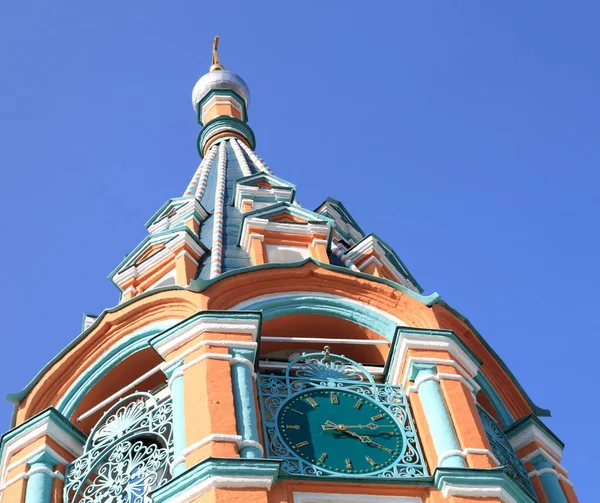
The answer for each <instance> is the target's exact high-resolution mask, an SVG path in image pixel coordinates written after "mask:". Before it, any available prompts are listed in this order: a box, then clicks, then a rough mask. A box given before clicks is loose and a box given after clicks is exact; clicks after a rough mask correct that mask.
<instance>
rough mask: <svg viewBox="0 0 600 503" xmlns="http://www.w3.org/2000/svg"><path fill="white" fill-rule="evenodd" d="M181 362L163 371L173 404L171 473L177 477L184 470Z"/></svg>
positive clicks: (183, 414)
mask: <svg viewBox="0 0 600 503" xmlns="http://www.w3.org/2000/svg"><path fill="white" fill-rule="evenodd" d="M182 366H183V362H176V363H175V364H174V365H170V366H168V367H167V368H166V369H165V374H166V375H167V378H168V380H169V381H168V382H169V389H170V390H171V401H172V404H173V464H172V466H171V473H172V474H173V476H176V475H179V474H180V473H181V472H183V471H184V470H185V457H184V456H183V450H184V449H185V405H184V401H183V400H184V399H183V370H182V368H181V367H182Z"/></svg>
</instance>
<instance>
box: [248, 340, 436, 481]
mask: <svg viewBox="0 0 600 503" xmlns="http://www.w3.org/2000/svg"><path fill="white" fill-rule="evenodd" d="M257 382H258V393H259V401H260V409H261V414H262V424H263V431H264V438H265V444H266V445H265V447H266V450H265V453H266V456H267V457H270V458H274V459H278V460H281V472H282V474H283V473H287V474H288V475H292V476H318V477H327V476H340V473H339V472H337V473H336V472H333V471H329V470H327V469H326V468H324V467H323V466H319V465H318V463H311V462H308V461H307V460H306V459H303V458H302V457H300V456H299V455H297V454H296V453H295V452H294V450H293V449H291V448H290V446H289V445H288V444H287V443H286V442H285V440H284V438H283V435H282V433H281V431H280V430H279V428H278V425H277V418H278V415H279V414H280V412H281V411H282V409H283V407H284V406H285V405H286V403H289V402H290V401H291V400H293V399H294V397H297V396H298V395H300V394H302V393H305V392H306V391H307V390H318V389H320V390H330V391H333V392H334V393H336V392H337V391H338V390H340V391H341V390H344V391H350V392H352V393H356V394H358V395H360V397H364V399H365V400H371V401H373V402H375V403H376V404H377V406H379V407H381V408H383V409H385V410H386V411H387V412H389V414H390V415H391V416H392V417H393V418H394V421H396V422H397V423H398V426H399V432H400V435H401V436H402V442H401V445H402V448H401V452H399V453H398V457H397V459H396V460H395V462H394V463H392V464H391V465H389V466H386V467H383V468H382V469H381V470H379V471H373V472H370V473H368V476H369V477H386V478H416V477H425V476H427V468H426V465H425V461H424V457H423V453H422V450H421V446H420V444H419V439H418V436H417V432H416V429H415V425H414V422H413V419H412V415H411V412H410V407H409V404H408V400H407V398H406V395H405V394H404V390H403V388H402V386H399V385H398V386H392V385H389V384H377V383H375V381H374V379H373V377H372V375H371V374H370V373H369V371H368V370H367V369H365V367H363V366H362V365H361V364H359V363H357V362H355V361H353V360H351V359H349V358H346V357H344V356H341V355H335V354H330V353H329V351H328V348H326V350H325V351H324V352H323V353H309V354H303V355H301V356H300V357H298V358H296V359H294V360H292V361H290V362H289V364H288V365H287V368H286V369H285V372H284V373H283V375H279V376H278V375H272V374H271V375H264V374H263V375H259V376H258V379H257ZM364 426H365V428H367V430H366V431H368V428H372V427H373V425H364ZM354 436H357V435H354ZM363 437H364V435H363ZM344 476H348V477H357V476H361V477H364V476H365V475H362V474H352V473H348V474H344Z"/></svg>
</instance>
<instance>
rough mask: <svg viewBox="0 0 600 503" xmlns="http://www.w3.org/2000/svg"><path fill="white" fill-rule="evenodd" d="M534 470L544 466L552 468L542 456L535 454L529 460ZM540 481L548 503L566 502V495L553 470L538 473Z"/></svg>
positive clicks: (541, 468)
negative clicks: (535, 455) (534, 456)
mask: <svg viewBox="0 0 600 503" xmlns="http://www.w3.org/2000/svg"><path fill="white" fill-rule="evenodd" d="M531 464H532V465H533V466H534V467H535V469H536V470H543V469H544V468H550V469H553V466H552V464H551V463H550V462H549V461H548V460H547V459H546V458H544V457H543V456H537V457H536V458H534V459H533V460H532V461H531ZM540 482H541V483H542V487H543V488H544V492H545V493H546V497H547V498H548V502H549V503H568V501H567V497H566V496H565V493H564V492H563V490H562V487H561V486H560V481H559V480H558V477H557V476H556V473H554V472H545V473H542V474H541V475H540Z"/></svg>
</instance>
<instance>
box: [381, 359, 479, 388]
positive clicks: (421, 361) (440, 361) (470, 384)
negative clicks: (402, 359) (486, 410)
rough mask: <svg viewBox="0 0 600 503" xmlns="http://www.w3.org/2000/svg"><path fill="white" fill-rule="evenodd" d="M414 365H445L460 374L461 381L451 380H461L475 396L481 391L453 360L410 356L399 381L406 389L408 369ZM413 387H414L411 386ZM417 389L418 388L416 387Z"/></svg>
mask: <svg viewBox="0 0 600 503" xmlns="http://www.w3.org/2000/svg"><path fill="white" fill-rule="evenodd" d="M414 364H430V365H436V366H437V365H446V366H449V367H454V368H455V369H456V370H457V372H458V373H459V374H460V376H462V378H463V379H458V378H456V377H455V378H452V379H455V380H461V381H462V382H463V383H464V384H465V385H466V386H467V387H468V388H469V389H470V391H471V393H472V394H473V395H477V393H478V392H479V390H480V389H481V386H479V384H477V383H476V382H475V380H474V379H472V378H471V376H469V374H467V372H466V371H465V369H464V368H463V367H462V366H461V365H459V364H458V363H456V362H455V361H454V360H448V359H446V358H421V357H414V356H410V357H409V358H408V360H407V361H406V365H405V366H404V372H403V373H402V379H401V381H400V383H401V384H402V385H403V386H405V387H406V381H407V379H408V375H407V374H408V372H409V370H410V368H411V367H412V365H414ZM436 375H438V376H440V377H441V378H445V377H446V376H448V375H452V374H444V373H442V374H436ZM392 383H393V384H397V383H396V382H394V381H392ZM415 385H417V381H415ZM411 387H414V386H411ZM417 387H418V386H417Z"/></svg>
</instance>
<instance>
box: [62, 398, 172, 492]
mask: <svg viewBox="0 0 600 503" xmlns="http://www.w3.org/2000/svg"><path fill="white" fill-rule="evenodd" d="M172 416H173V408H172V404H171V400H170V399H168V400H165V401H163V402H160V403H158V402H157V401H156V399H155V398H154V396H152V395H151V394H149V393H134V394H133V395H130V396H128V397H127V398H124V399H123V400H121V401H119V402H118V403H117V404H116V405H114V406H113V407H111V408H110V409H109V410H108V411H107V412H106V413H105V414H104V415H103V416H102V418H101V419H100V421H99V422H98V424H97V425H96V426H95V427H94V429H93V430H92V431H91V433H90V435H89V437H88V440H87V442H86V445H85V447H84V453H83V455H82V456H81V457H80V458H78V459H76V460H75V461H74V462H73V463H71V464H70V465H69V467H68V469H67V474H66V478H65V489H64V499H65V502H67V503H97V502H100V501H102V502H104V501H106V502H109V501H110V502H111V503H113V502H114V503H149V502H150V501H151V499H150V497H149V493H150V492H151V491H153V490H155V489H156V488H158V487H160V486H162V485H163V484H165V483H166V482H167V481H168V480H169V479H170V477H171V473H170V469H169V466H170V462H171V461H172V458H173V435H172Z"/></svg>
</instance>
